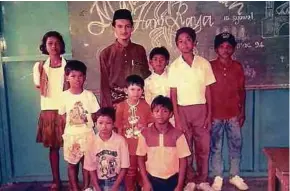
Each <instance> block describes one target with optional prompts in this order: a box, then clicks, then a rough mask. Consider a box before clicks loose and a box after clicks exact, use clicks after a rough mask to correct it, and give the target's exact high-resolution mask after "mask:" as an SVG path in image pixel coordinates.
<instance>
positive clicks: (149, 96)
mask: <svg viewBox="0 0 290 191" xmlns="http://www.w3.org/2000/svg"><path fill="white" fill-rule="evenodd" d="M144 94H145V100H146V102H147V103H148V104H149V105H150V104H151V102H152V100H153V97H152V94H151V92H150V90H149V83H148V81H147V80H145V86H144Z"/></svg>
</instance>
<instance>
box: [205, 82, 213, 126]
mask: <svg viewBox="0 0 290 191" xmlns="http://www.w3.org/2000/svg"><path fill="white" fill-rule="evenodd" d="M205 99H206V106H207V115H206V119H205V122H204V128H209V129H210V128H211V114H212V113H211V109H212V105H211V104H212V101H211V91H210V85H208V86H206V88H205Z"/></svg>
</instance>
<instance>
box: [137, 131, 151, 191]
mask: <svg viewBox="0 0 290 191" xmlns="http://www.w3.org/2000/svg"><path fill="white" fill-rule="evenodd" d="M146 154H147V144H146V141H145V138H144V136H143V135H142V134H141V136H140V137H139V139H138V146H137V151H136V155H138V166H139V169H140V173H141V176H142V179H143V183H144V186H143V191H152V190H153V189H152V186H151V183H150V181H149V179H148V177H147V171H146V166H145V157H146Z"/></svg>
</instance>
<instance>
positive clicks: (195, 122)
mask: <svg viewBox="0 0 290 191" xmlns="http://www.w3.org/2000/svg"><path fill="white" fill-rule="evenodd" d="M190 114H191V116H192V118H191V123H192V126H193V140H194V148H195V158H196V166H197V173H198V174H197V180H196V182H197V183H198V184H199V183H203V182H207V177H208V159H209V150H210V149H209V147H210V129H208V127H207V128H205V127H204V123H205V118H206V105H205V104H202V105H193V106H191V109H190Z"/></svg>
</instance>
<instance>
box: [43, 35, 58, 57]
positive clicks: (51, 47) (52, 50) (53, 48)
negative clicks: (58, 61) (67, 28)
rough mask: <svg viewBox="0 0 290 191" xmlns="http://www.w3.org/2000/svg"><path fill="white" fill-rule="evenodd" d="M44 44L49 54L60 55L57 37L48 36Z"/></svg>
mask: <svg viewBox="0 0 290 191" xmlns="http://www.w3.org/2000/svg"><path fill="white" fill-rule="evenodd" d="M45 46H46V50H47V52H48V54H49V55H53V56H54V55H60V51H61V43H60V41H59V39H58V38H56V37H54V36H51V37H48V38H47V40H46V44H45Z"/></svg>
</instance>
